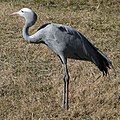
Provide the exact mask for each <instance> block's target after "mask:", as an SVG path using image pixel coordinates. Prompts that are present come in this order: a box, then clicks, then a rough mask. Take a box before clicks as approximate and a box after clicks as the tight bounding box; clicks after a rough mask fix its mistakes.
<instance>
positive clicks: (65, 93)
mask: <svg viewBox="0 0 120 120" xmlns="http://www.w3.org/2000/svg"><path fill="white" fill-rule="evenodd" d="M59 57H60V59H61V61H62V63H63V67H64V78H63V81H64V87H63V102H62V108H64V109H65V108H66V109H68V107H69V106H68V100H69V98H68V94H69V74H68V69H67V59H66V58H65V57H64V56H63V55H61V56H59Z"/></svg>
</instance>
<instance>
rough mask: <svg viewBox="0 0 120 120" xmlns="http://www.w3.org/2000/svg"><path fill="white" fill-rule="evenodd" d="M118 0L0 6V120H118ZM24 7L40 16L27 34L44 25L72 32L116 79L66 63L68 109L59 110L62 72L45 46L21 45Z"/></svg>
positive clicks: (45, 0) (3, 1)
mask: <svg viewBox="0 0 120 120" xmlns="http://www.w3.org/2000/svg"><path fill="white" fill-rule="evenodd" d="M119 5H120V1H119V0H98V1H97V0H96V1H95V0H80V2H79V0H34V1H32V0H20V1H19V0H0V8H1V10H0V37H1V38H0V120H119V119H120V7H119ZM23 7H29V8H32V9H33V10H34V11H36V12H37V14H38V15H39V17H38V21H37V23H36V24H35V26H33V27H32V28H31V30H30V33H31V34H32V33H33V32H34V31H36V29H37V28H38V27H39V25H42V24H43V23H47V22H54V23H62V24H66V25H69V26H71V27H74V28H75V29H77V30H78V31H80V32H81V33H82V34H84V35H85V36H86V37H87V38H88V39H89V40H90V41H91V42H92V43H93V44H95V45H96V46H97V47H99V48H100V49H101V50H102V51H103V52H104V53H105V54H107V56H108V57H109V58H110V60H111V61H112V62H113V64H114V66H115V69H116V72H117V76H116V77H115V76H114V72H113V70H110V78H109V77H100V78H99V79H98V80H96V79H97V77H98V76H99V75H100V74H101V73H100V71H99V70H98V69H97V67H96V66H95V65H93V64H91V63H89V62H83V61H75V60H68V67H69V72H70V78H71V79H70V109H69V110H68V111H63V110H62V109H61V101H62V89H63V80H62V79H63V71H62V66H61V63H60V60H59V59H58V57H56V55H55V54H54V53H53V52H52V51H51V50H50V49H49V48H47V47H46V46H45V45H42V44H39V45H38V44H37V45H34V44H28V43H26V42H24V40H23V38H22V35H21V29H22V26H23V24H24V22H23V19H22V18H20V17H10V16H9V14H10V13H12V12H14V11H18V10H19V9H21V8H23Z"/></svg>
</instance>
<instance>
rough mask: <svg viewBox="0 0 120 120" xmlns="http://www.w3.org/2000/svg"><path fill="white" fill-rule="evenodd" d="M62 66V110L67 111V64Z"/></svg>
mask: <svg viewBox="0 0 120 120" xmlns="http://www.w3.org/2000/svg"><path fill="white" fill-rule="evenodd" d="M63 65H64V78H63V81H64V89H63V108H66V109H68V108H69V106H68V105H69V104H68V100H69V74H68V69H67V64H63Z"/></svg>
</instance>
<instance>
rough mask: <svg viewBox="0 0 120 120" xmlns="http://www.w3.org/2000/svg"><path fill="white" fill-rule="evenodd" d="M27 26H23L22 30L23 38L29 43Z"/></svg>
mask: <svg viewBox="0 0 120 120" xmlns="http://www.w3.org/2000/svg"><path fill="white" fill-rule="evenodd" d="M28 32H29V26H28V24H25V25H24V27H23V30H22V34H23V38H24V39H25V40H26V41H27V42H30V40H31V39H30V36H29V33H28Z"/></svg>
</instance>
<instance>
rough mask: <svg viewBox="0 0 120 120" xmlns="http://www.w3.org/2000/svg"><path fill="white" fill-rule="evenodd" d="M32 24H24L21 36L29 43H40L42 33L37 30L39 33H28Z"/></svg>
mask: <svg viewBox="0 0 120 120" xmlns="http://www.w3.org/2000/svg"><path fill="white" fill-rule="evenodd" d="M32 25H33V24H27V23H26V24H25V25H24V27H23V30H22V34H23V38H24V39H25V41H27V42H29V43H40V42H43V41H42V38H43V33H42V32H41V31H40V30H39V33H37V32H36V33H34V34H33V35H29V28H30V27H31V26H32Z"/></svg>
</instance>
